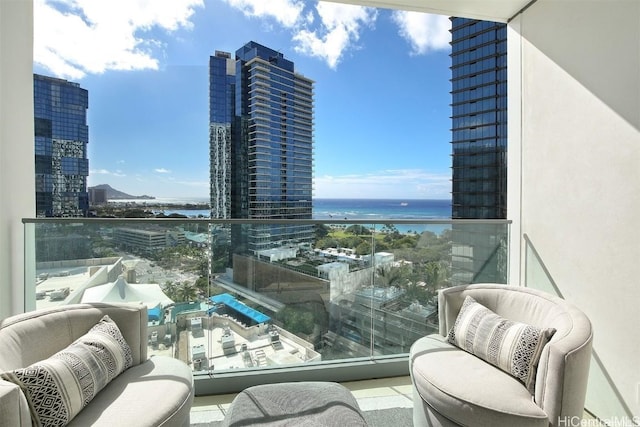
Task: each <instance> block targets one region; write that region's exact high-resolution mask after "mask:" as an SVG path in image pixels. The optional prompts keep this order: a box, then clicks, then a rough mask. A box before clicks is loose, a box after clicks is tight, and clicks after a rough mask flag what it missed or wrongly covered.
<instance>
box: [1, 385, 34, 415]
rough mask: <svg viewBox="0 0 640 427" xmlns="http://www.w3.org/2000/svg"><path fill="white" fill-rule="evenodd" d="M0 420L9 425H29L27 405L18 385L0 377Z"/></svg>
mask: <svg viewBox="0 0 640 427" xmlns="http://www.w3.org/2000/svg"><path fill="white" fill-rule="evenodd" d="M0 420H2V423H3V424H4V423H6V425H9V426H19V427H30V426H31V415H30V414H29V405H28V404H27V399H25V397H24V394H22V391H21V390H20V387H18V386H17V385H15V384H13V383H10V382H8V381H4V380H2V379H0Z"/></svg>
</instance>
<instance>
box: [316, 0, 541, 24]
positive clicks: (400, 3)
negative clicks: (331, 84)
mask: <svg viewBox="0 0 640 427" xmlns="http://www.w3.org/2000/svg"><path fill="white" fill-rule="evenodd" d="M328 1H333V2H336V3H347V4H356V5H360V6H373V7H381V8H391V9H403V10H412V11H416V12H427V13H436V14H440V15H446V16H460V17H463V18H475V19H482V20H486V21H496V22H507V21H508V20H509V19H510V18H512V17H513V16H514V15H516V14H517V13H518V12H519V11H520V10H522V9H523V8H524V7H525V6H527V4H529V3H532V2H533V1H536V0H328Z"/></svg>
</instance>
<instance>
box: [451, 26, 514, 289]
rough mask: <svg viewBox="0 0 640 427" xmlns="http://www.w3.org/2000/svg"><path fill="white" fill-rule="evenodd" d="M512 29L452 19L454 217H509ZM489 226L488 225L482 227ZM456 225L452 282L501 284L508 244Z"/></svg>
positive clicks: (482, 232)
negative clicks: (509, 56) (509, 36)
mask: <svg viewBox="0 0 640 427" xmlns="http://www.w3.org/2000/svg"><path fill="white" fill-rule="evenodd" d="M506 31H507V27H506V25H505V24H501V23H496V22H489V21H478V20H474V19H465V18H451V97H452V104H451V105H452V114H451V116H452V154H453V157H452V168H453V173H452V181H453V183H452V212H451V217H452V218H453V219H505V218H506V217H507V32H506ZM482 227H486V228H487V230H483V229H481V228H482ZM491 227H493V226H492V225H483V226H481V227H480V229H478V230H477V231H478V232H477V233H467V232H465V231H464V230H460V229H459V228H460V227H459V226H457V225H454V226H453V227H452V236H453V246H452V264H453V268H454V270H455V271H456V274H455V275H454V276H453V277H452V283H453V284H454V285H455V284H464V283H474V282H497V283H504V281H505V280H506V275H507V272H506V271H505V270H504V269H503V268H502V267H501V266H502V265H504V258H505V257H506V256H507V254H506V249H505V248H506V246H507V242H506V241H505V240H504V238H501V239H502V240H496V239H495V237H494V236H495V235H489V234H487V233H488V232H490V230H491Z"/></svg>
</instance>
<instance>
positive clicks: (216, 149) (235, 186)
mask: <svg viewBox="0 0 640 427" xmlns="http://www.w3.org/2000/svg"><path fill="white" fill-rule="evenodd" d="M209 64H210V72H209V88H210V89H209V90H210V165H211V167H210V178H211V210H212V212H211V216H212V218H246V219H285V220H288V219H311V218H312V193H313V114H314V106H313V83H314V82H313V81H312V80H310V79H308V78H306V77H304V76H302V75H301V74H298V73H297V72H296V71H295V67H294V63H293V62H292V61H289V60H288V59H286V58H285V57H284V55H283V54H282V53H280V52H278V51H275V50H273V49H270V48H268V47H265V46H262V45H260V44H258V43H255V42H249V43H247V44H246V45H244V46H242V47H241V48H240V49H238V50H237V51H236V53H235V57H233V58H232V57H231V54H230V53H226V52H216V54H215V56H212V57H210V61H209ZM312 237H313V230H312V228H310V227H309V226H300V225H292V224H289V225H286V224H283V225H279V226H273V225H254V226H252V227H247V228H240V229H239V230H236V231H235V232H234V231H232V240H233V242H234V246H235V247H236V248H238V247H243V248H246V250H247V251H248V252H250V253H257V252H259V251H261V250H268V249H274V248H277V247H283V246H304V245H307V244H309V242H310V241H311V240H312Z"/></svg>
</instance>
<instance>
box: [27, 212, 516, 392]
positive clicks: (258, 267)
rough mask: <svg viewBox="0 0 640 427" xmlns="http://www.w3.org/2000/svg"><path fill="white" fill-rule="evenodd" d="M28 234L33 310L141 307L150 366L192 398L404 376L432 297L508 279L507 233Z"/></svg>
mask: <svg viewBox="0 0 640 427" xmlns="http://www.w3.org/2000/svg"><path fill="white" fill-rule="evenodd" d="M23 223H24V232H25V254H26V259H27V262H25V278H26V280H25V286H24V289H25V301H26V305H27V309H28V310H33V309H38V308H44V307H49V306H53V305H60V304H73V303H79V302H130V303H136V304H146V305H147V307H148V310H149V345H150V348H149V354H163V355H169V356H172V357H176V358H179V359H181V360H183V361H184V362H185V363H187V364H188V365H189V366H191V367H192V369H193V372H194V378H195V383H196V394H197V395H207V394H225V393H231V392H238V391H240V390H242V389H244V388H246V387H248V386H250V385H254V384H258V383H264V382H279V381H284V380H289V381H301V380H318V379H323V380H327V379H333V380H334V381H354V380H362V379H368V378H372V377H374V376H375V377H396V376H404V375H407V374H408V364H407V354H408V351H409V348H410V346H411V344H413V342H414V341H415V340H416V339H418V338H420V337H422V336H424V335H426V334H429V333H432V332H435V331H437V328H438V318H437V299H436V298H435V295H436V292H437V290H438V289H441V288H444V287H448V286H452V285H457V284H463V283H473V282H480V281H483V282H498V283H506V278H507V275H508V268H509V261H508V253H509V250H508V241H509V221H504V220H488V221H479V220H478V221H476V220H457V221H432V220H425V221H417V220H411V221H408V220H407V221H401V220H395V221H393V222H386V221H381V222H368V221H356V220H353V221H346V220H344V221H332V222H330V223H329V222H326V221H315V220H281V221H273V220H261V221H258V220H206V219H83V218H69V219H25V220H23ZM301 230H302V231H301ZM247 248H260V249H259V250H257V249H256V250H251V249H247ZM373 369H375V374H374V373H373V371H372V370H373Z"/></svg>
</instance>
